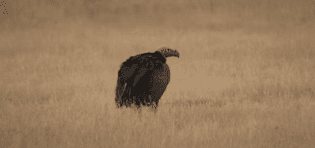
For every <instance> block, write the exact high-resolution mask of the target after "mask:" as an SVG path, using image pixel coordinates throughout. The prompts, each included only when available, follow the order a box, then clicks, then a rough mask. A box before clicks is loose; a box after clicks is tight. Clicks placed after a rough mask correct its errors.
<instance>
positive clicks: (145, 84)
mask: <svg viewBox="0 0 315 148" xmlns="http://www.w3.org/2000/svg"><path fill="white" fill-rule="evenodd" d="M172 56H174V57H178V58H179V53H178V52H177V51H176V50H173V49H170V48H166V47H162V48H160V49H159V50H157V51H155V52H154V53H150V52H148V53H143V54H139V55H136V56H132V57H130V58H129V59H127V60H126V61H125V62H123V63H122V65H121V67H120V70H119V71H118V80H117V87H116V97H115V101H116V105H117V107H122V106H126V107H130V106H131V105H132V104H134V105H135V106H136V107H137V108H139V107H140V106H141V105H142V106H151V107H154V108H156V107H157V106H158V103H159V100H160V99H161V97H162V95H163V93H164V91H165V90H166V87H167V85H168V83H169V81H170V69H169V67H168V65H167V64H166V58H168V57H172Z"/></svg>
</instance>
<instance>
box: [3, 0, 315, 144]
mask: <svg viewBox="0 0 315 148" xmlns="http://www.w3.org/2000/svg"><path fill="white" fill-rule="evenodd" d="M183 2H186V1H183ZM214 2H215V1H214ZM181 4H182V5H185V3H181ZM264 4H267V3H264ZM113 5H114V4H113ZM161 5H162V4H161ZM163 5H166V4H163ZM182 5H180V6H181V7H179V8H186V7H184V6H182ZM218 5H219V3H218ZM253 5H254V4H253ZM304 5H305V4H301V5H300V6H304ZM89 6H90V7H93V6H92V5H89ZM115 6H116V5H115ZM141 6H142V5H141ZM143 6H145V4H143ZM185 6H187V7H188V6H190V5H185ZM197 6H198V7H200V9H199V10H200V11H198V12H196V13H192V14H190V16H187V17H190V18H189V19H193V18H195V16H201V18H200V20H206V19H205V18H204V17H206V16H207V15H209V14H211V15H212V14H213V13H214V12H211V11H210V12H208V11H205V10H204V9H206V8H203V7H202V5H197V4H196V6H195V7H197ZM259 6H260V5H258V4H257V5H255V9H249V8H248V7H247V9H246V11H251V12H255V13H254V14H255V15H257V16H258V14H260V13H259V12H266V13H264V14H263V15H264V16H261V18H259V19H257V20H256V21H244V22H242V21H241V22H238V23H239V24H241V25H236V26H230V24H231V22H230V21H231V20H233V19H229V21H226V20H225V19H224V18H221V15H220V14H226V13H224V12H225V11H227V10H229V9H230V8H232V7H231V6H230V5H229V6H226V8H225V7H223V6H220V7H219V6H217V7H219V8H225V9H224V10H225V11H224V12H222V13H221V12H215V13H214V14H213V15H212V20H210V21H205V22H201V25H199V26H198V25H197V28H196V24H194V23H191V24H189V25H187V23H185V24H186V25H179V26H177V27H176V26H175V28H174V27H172V25H171V24H172V19H173V18H177V17H176V13H177V12H169V13H172V14H174V15H173V18H172V16H170V17H165V16H162V18H163V20H164V22H165V23H162V24H159V25H157V26H153V27H152V26H151V27H150V26H149V25H148V24H150V23H148V24H147V25H146V24H142V23H143V22H145V21H144V20H142V22H141V23H139V24H138V25H134V24H133V25H131V26H130V28H127V29H126V26H128V25H129V24H120V26H114V25H113V24H115V23H117V22H114V21H112V22H110V23H104V24H100V22H99V20H97V19H96V18H98V19H99V17H97V16H94V20H93V21H92V20H90V19H85V18H82V19H71V20H69V21H65V20H66V19H64V20H62V21H59V22H56V23H55V24H50V25H44V26H43V27H42V28H40V29H38V28H31V29H29V28H28V29H23V28H19V29H16V30H11V31H3V32H2V33H1V35H0V39H1V44H0V147H5V148H6V147H32V148H35V147H40V148H42V147H52V148H56V147H75V148H78V147H84V148H86V147H137V148H138V147H157V148H160V147H189V148H190V147H197V148H199V147H207V148H208V147H214V148H219V147H224V148H227V147H232V148H234V147H242V148H246V147H248V148H250V147H254V148H260V147H261V148H265V147H277V148H280V147H285V148H289V147H292V148H294V147H300V148H311V147H314V146H315V142H314V139H315V116H314V113H315V99H314V98H315V90H314V88H315V81H314V80H315V50H314V49H315V48H314V47H315V43H314V41H313V40H312V39H314V37H315V35H314V34H315V29H314V27H312V25H309V24H312V22H314V21H313V20H312V19H311V20H309V22H311V23H308V22H305V23H303V24H302V25H296V24H295V23H294V22H297V21H296V20H294V19H290V21H289V22H291V25H289V26H285V27H281V26H282V25H283V24H285V22H284V20H282V22H281V23H276V25H275V22H274V21H273V20H270V21H268V20H263V19H264V18H265V17H266V16H268V15H269V13H268V12H267V11H266V10H265V7H262V6H261V7H259ZM15 7H17V6H15ZM63 7H66V6H63ZM112 7H113V6H111V8H112ZM116 7H118V6H116ZM124 7H126V8H129V6H128V5H127V6H124ZM148 7H154V4H153V3H151V4H148ZM161 7H162V6H161ZM173 7H175V6H173ZM198 7H197V8H198ZM213 7H214V8H216V7H215V6H213ZM257 7H258V8H262V9H258V8H257ZM13 8H14V6H13ZM47 8H49V10H51V9H53V10H55V8H53V7H52V6H50V5H47ZM158 8H159V7H158ZM197 8H191V9H197ZM266 8H267V7H266ZM284 8H287V9H291V8H293V7H292V5H291V4H290V5H289V4H288V6H286V7H284ZM41 9H42V8H41ZM65 10H66V8H62V9H60V11H65ZM149 10H150V9H149ZM215 10H217V9H215ZM285 10H286V9H284V10H283V11H284V12H286V13H291V12H287V11H285ZM298 10H300V11H298V12H300V13H296V14H297V16H294V18H295V19H296V18H299V17H301V18H305V17H304V16H307V15H303V14H304V12H308V11H309V12H311V10H307V11H303V13H302V10H304V9H302V8H300V9H298ZM41 11H43V12H45V10H41ZM126 11H127V10H126ZM156 11H158V10H156ZM168 11H169V10H168ZM178 11H179V10H178ZM187 11H188V10H187ZM230 11H235V10H230ZM244 11H245V10H244ZM153 12H154V11H150V13H152V14H154V13H153ZM189 12H190V11H189ZM241 12H242V11H240V12H238V11H237V14H242V13H241ZM134 13H135V12H134ZM275 13H276V12H275ZM48 14H49V13H48ZM48 14H47V15H48ZM141 14H142V13H140V14H137V15H141ZM246 14H247V13H246ZM60 15H61V14H60ZM113 15H114V14H113ZM115 15H117V16H124V15H122V14H115ZM137 15H135V16H137ZM288 15H289V14H288ZM290 15H291V14H290ZM300 15H301V16H300ZM109 16H110V15H107V16H106V17H109ZM23 17H25V16H23ZM23 17H22V18H23ZM45 17H47V18H49V16H45ZM62 17H66V16H62ZM164 17H165V18H164ZM182 17H183V16H182ZM230 17H231V18H236V19H235V20H238V18H237V16H233V17H232V16H230ZM243 17H244V16H239V18H242V19H243ZM292 17H293V15H292ZM312 17H313V16H312ZM155 18H159V17H155ZM183 18H185V17H183ZM177 19H179V20H181V18H177ZM35 20H36V19H35ZM157 20H158V19H157ZM183 20H184V19H183ZM259 20H263V21H262V22H265V24H260V25H259V24H255V23H253V22H259ZM127 21H128V19H127V17H126V18H124V17H120V20H119V21H118V24H119V22H120V23H121V22H124V23H125V22H127ZM186 21H187V20H186ZM212 21H213V22H214V23H212ZM113 22H114V23H113ZM149 22H151V23H152V20H151V21H149ZM153 22H154V21H153ZM173 22H174V24H177V25H178V24H180V23H178V20H173ZM236 22H237V21H236ZM236 22H233V23H232V24H237V23H236ZM292 22H293V23H292ZM298 22H299V21H298ZM132 23H133V22H131V23H130V24H132ZM199 23H200V22H199ZM215 23H217V24H215ZM213 24H214V25H213ZM218 24H219V25H218ZM220 24H221V26H220ZM270 24H273V25H270ZM292 24H293V25H292ZM9 28H10V27H9ZM164 45H166V46H169V47H173V48H176V49H178V51H179V52H180V54H181V57H180V58H179V59H177V58H176V59H175V58H173V59H172V58H171V59H168V64H169V66H170V68H171V82H170V84H169V86H168V88H167V90H166V92H165V94H164V96H163V97H162V100H161V102H160V106H159V109H158V112H157V114H154V113H152V112H150V111H149V109H148V108H143V109H142V112H141V113H137V112H135V111H134V109H132V108H131V109H129V108H128V109H125V108H122V109H117V108H116V107H115V105H114V89H115V85H116V79H117V71H118V68H119V66H120V64H121V62H123V61H124V60H125V59H126V58H128V57H129V56H131V55H135V54H138V53H142V52H148V51H154V50H155V49H157V48H158V47H160V46H164Z"/></svg>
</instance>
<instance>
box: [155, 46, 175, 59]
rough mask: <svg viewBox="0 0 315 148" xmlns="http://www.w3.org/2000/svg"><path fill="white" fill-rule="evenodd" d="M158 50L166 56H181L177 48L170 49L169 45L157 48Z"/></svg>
mask: <svg viewBox="0 0 315 148" xmlns="http://www.w3.org/2000/svg"><path fill="white" fill-rule="evenodd" d="M156 52H159V53H161V54H162V55H163V56H164V58H167V57H173V56H174V57H177V58H179V53H178V51H177V50H174V49H170V48H167V47H162V48H160V49H159V50H157V51H156Z"/></svg>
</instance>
